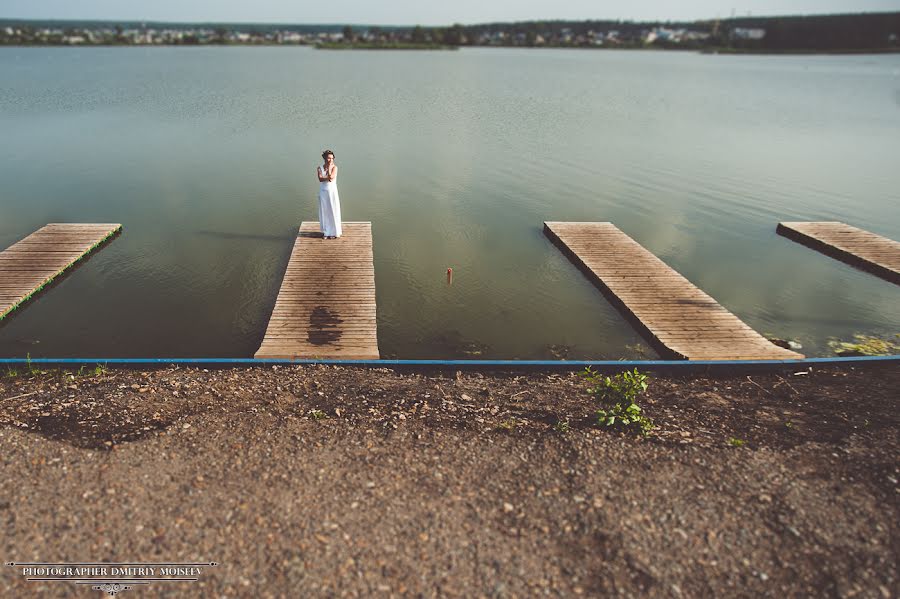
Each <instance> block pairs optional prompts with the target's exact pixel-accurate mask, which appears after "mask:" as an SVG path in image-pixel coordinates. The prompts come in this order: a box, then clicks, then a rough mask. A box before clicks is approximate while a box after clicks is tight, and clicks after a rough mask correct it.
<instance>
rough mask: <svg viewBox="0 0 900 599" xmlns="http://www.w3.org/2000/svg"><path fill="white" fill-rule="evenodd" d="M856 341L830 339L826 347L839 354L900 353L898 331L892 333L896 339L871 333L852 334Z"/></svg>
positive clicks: (883, 354) (885, 354)
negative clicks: (895, 333)
mask: <svg viewBox="0 0 900 599" xmlns="http://www.w3.org/2000/svg"><path fill="white" fill-rule="evenodd" d="M853 338H854V339H856V343H852V342H849V341H841V340H840V339H831V340H830V341H829V342H828V347H830V348H831V349H832V351H834V353H836V354H837V355H839V356H890V355H893V354H898V353H900V344H898V341H900V333H898V334H897V335H894V338H895V339H896V340H897V341H893V340H891V339H884V338H881V337H875V336H872V335H862V334H859V333H857V334H856V335H853Z"/></svg>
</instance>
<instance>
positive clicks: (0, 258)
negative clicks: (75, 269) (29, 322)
mask: <svg viewBox="0 0 900 599" xmlns="http://www.w3.org/2000/svg"><path fill="white" fill-rule="evenodd" d="M121 229H122V225H119V224H80V223H51V224H48V225H46V226H43V227H41V228H40V229H38V230H37V231H35V232H34V233H32V234H31V235H29V236H28V237H26V238H25V239H23V240H21V241H19V242H18V243H14V244H13V245H11V246H10V247H9V248H7V249H5V250H3V251H2V252H0V319H2V318H3V317H5V316H6V315H7V314H9V313H10V312H12V311H13V310H15V309H16V307H17V306H19V305H20V304H21V303H23V302H24V301H26V300H27V299H28V298H30V297H31V296H32V295H34V294H35V293H37V292H38V291H40V289H41V288H42V287H44V286H45V285H47V283H49V282H50V281H52V280H53V279H54V278H55V277H56V276H58V275H59V274H61V273H62V272H63V271H65V270H66V269H67V268H69V267H70V266H72V265H73V264H75V262H77V261H78V260H80V259H81V258H83V257H84V256H85V255H86V254H88V253H89V252H90V251H91V250H93V249H94V248H95V247H97V246H98V245H100V244H101V243H103V241H105V240H106V239H108V238H109V237H111V236H112V235H114V234H115V233H117V232H118V231H120V230H121Z"/></svg>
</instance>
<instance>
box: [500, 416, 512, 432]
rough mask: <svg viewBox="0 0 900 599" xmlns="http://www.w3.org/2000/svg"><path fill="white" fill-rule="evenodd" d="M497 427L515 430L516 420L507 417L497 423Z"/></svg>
mask: <svg viewBox="0 0 900 599" xmlns="http://www.w3.org/2000/svg"><path fill="white" fill-rule="evenodd" d="M497 428H498V429H503V430H505V431H514V430H516V421H515V419H513V418H509V419H508V420H504V421H503V422H501V423H500V424H498V425H497Z"/></svg>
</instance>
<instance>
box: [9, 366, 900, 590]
mask: <svg viewBox="0 0 900 599" xmlns="http://www.w3.org/2000/svg"><path fill="white" fill-rule="evenodd" d="M0 374H2V376H0V448H2V456H3V458H2V466H0V468H2V476H0V526H2V530H3V535H2V537H3V540H2V545H3V558H4V559H3V561H4V562H29V561H33V562H51V561H56V562H75V561H92V562H124V561H146V562H163V561H169V562H175V561H178V562H204V563H206V562H216V563H217V564H218V565H217V566H214V567H210V568H207V569H205V570H204V571H203V573H202V574H201V576H200V580H199V581H197V582H192V583H191V582H183V583H162V582H161V583H154V584H153V585H151V586H149V587H140V588H137V589H133V590H129V591H127V592H126V593H123V596H126V597H130V596H166V597H178V596H185V597H188V596H191V597H193V596H220V597H238V596H259V597H287V596H290V597H304V596H315V597H318V596H323V597H331V596H351V597H353V596H384V597H389V596H398V597H399V596H423V597H432V596H459V597H482V596H483V597H530V596H535V595H549V596H572V595H585V596H623V597H634V596H653V597H875V598H884V599H889V598H891V597H896V596H897V592H898V555H900V535H898V523H900V484H898V480H900V459H898V457H900V453H898V448H900V426H898V425H900V411H898V407H900V400H898V394H900V393H898V389H900V369H898V368H897V367H892V366H881V367H854V368H850V367H843V368H830V369H821V370H820V369H816V370H814V371H812V370H803V371H800V372H793V371H785V372H780V373H767V374H759V373H754V374H750V375H749V376H748V375H747V374H728V375H721V376H715V377H713V376H691V377H684V378H679V377H672V376H656V375H652V376H651V379H650V387H649V389H648V391H647V393H646V395H645V396H644V397H643V399H642V400H641V402H640V403H641V405H642V406H644V408H645V413H646V414H647V415H648V416H649V417H650V418H652V419H653V421H654V422H655V424H656V428H655V430H654V431H653V432H652V434H651V435H650V436H649V437H647V438H642V437H640V436H638V435H634V434H631V433H628V432H624V431H620V430H616V429H606V428H602V429H601V428H600V427H598V426H597V425H596V422H595V420H596V418H595V416H594V411H595V410H596V405H595V404H594V402H593V400H592V398H591V397H590V395H589V394H588V393H587V392H586V385H585V383H584V381H583V379H581V378H580V377H578V376H577V375H576V374H575V373H560V374H550V373H532V374H516V373H488V372H483V373H480V372H453V371H448V372H439V371H434V372H411V371H405V372H404V371H394V370H387V369H377V370H372V369H358V368H350V367H333V366H292V367H280V368H279V367H268V368H262V367H257V368H244V369H230V370H203V369H191V368H164V369H159V370H148V371H136V370H125V369H122V370H106V371H103V372H100V373H96V374H95V373H91V374H77V373H67V372H59V371H56V372H48V373H43V374H38V373H34V374H30V373H22V372H19V373H17V375H16V376H10V374H12V373H0ZM3 574H4V575H3V576H2V578H0V591H2V593H0V594H2V595H3V596H7V597H16V596H49V597H56V596H101V595H98V591H95V590H91V589H90V587H89V586H80V587H76V586H75V585H74V584H72V583H58V582H53V583H51V582H27V581H25V580H24V579H23V577H22V575H21V574H20V572H19V571H18V570H17V568H14V567H10V566H4V571H3Z"/></svg>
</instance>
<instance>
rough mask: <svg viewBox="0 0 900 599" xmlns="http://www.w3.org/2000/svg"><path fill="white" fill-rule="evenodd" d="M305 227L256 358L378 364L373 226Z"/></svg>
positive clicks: (301, 231) (295, 245)
mask: <svg viewBox="0 0 900 599" xmlns="http://www.w3.org/2000/svg"><path fill="white" fill-rule="evenodd" d="M343 233H344V234H343V235H342V236H341V237H340V238H339V239H328V240H326V239H323V238H322V234H321V232H320V230H319V223H317V222H303V223H302V224H301V225H300V230H299V232H298V235H297V239H296V241H295V242H294V248H293V251H292V252H291V258H290V260H289V262H288V265H287V268H286V269H285V275H284V279H283V280H282V282H281V289H280V290H279V292H278V298H277V299H276V300H275V308H274V310H273V311H272V315H271V317H270V318H269V323H268V325H267V327H266V333H265V335H264V336H263V340H262V343H261V344H260V347H259V349H258V350H257V351H256V354H254V357H255V358H320V359H378V358H379V353H378V336H377V319H376V310H375V308H376V306H375V267H374V263H373V259H372V223H368V222H345V223H343Z"/></svg>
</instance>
